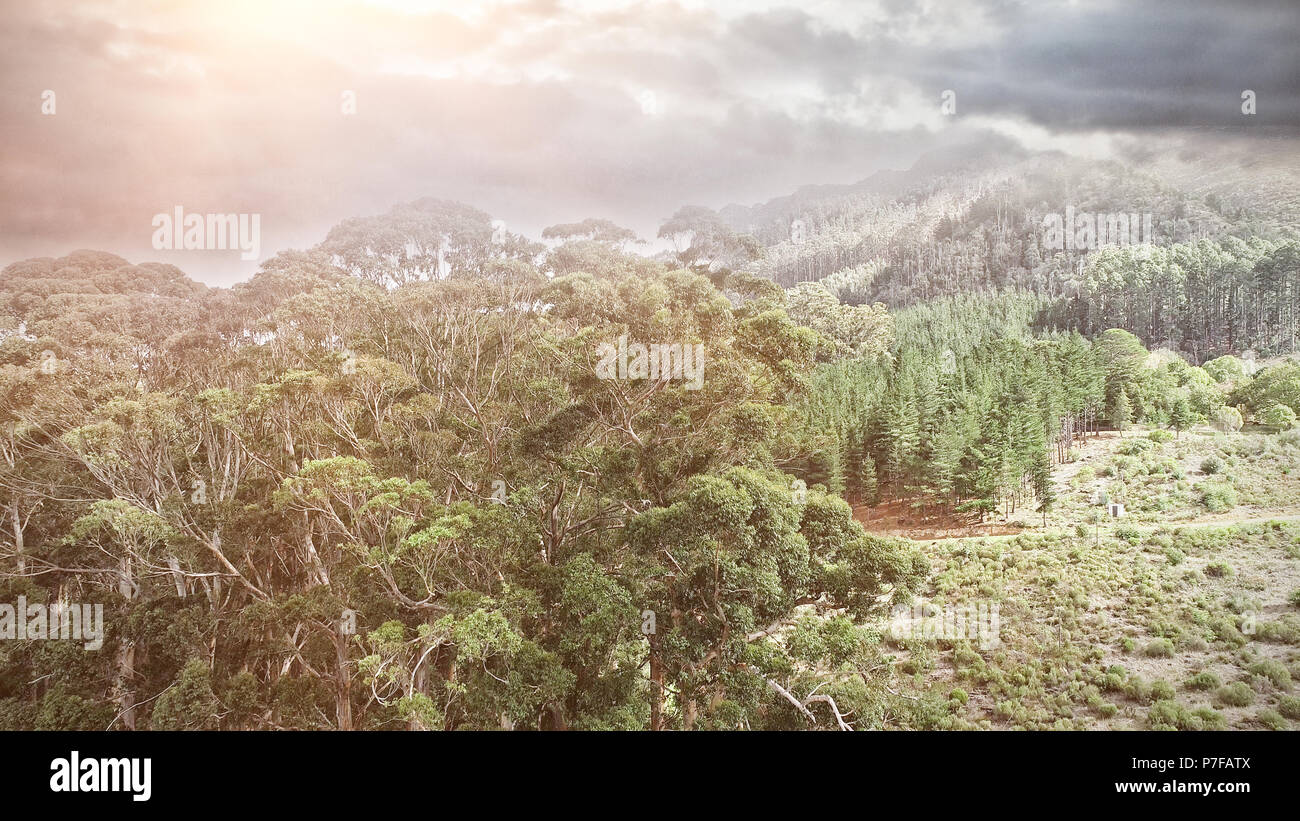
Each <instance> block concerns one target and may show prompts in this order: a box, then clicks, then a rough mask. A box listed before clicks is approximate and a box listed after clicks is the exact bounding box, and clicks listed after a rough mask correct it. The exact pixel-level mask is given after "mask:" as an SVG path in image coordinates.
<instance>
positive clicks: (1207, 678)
mask: <svg viewBox="0 0 1300 821" xmlns="http://www.w3.org/2000/svg"><path fill="white" fill-rule="evenodd" d="M1220 684H1222V682H1221V681H1219V677H1218V676H1216V675H1215V674H1214V673H1211V672H1210V671H1209V670H1202V671H1201V672H1199V673H1197V674H1196V675H1194V676H1192V677H1191V678H1189V679H1188V680H1187V687H1188V689H1191V690H1213V689H1215V688H1216V687H1218V686H1219V685H1220Z"/></svg>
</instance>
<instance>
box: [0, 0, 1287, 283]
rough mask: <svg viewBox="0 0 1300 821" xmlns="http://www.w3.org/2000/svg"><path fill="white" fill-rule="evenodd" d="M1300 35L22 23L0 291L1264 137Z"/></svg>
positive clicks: (627, 21)
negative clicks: (71, 266)
mask: <svg viewBox="0 0 1300 821" xmlns="http://www.w3.org/2000/svg"><path fill="white" fill-rule="evenodd" d="M1298 34H1300V10H1297V8H1296V6H1295V5H1294V3H1292V2H1284V1H1279V2H1237V3H1222V4H1215V3H1204V2H1173V0H1157V1H1156V2H1150V3H1142V4H1136V3H1131V2H1126V3H1119V2H1114V3H1112V2H1089V1H1088V0H1078V2H1077V3H1070V2H1056V3H1054V2H1046V3H1033V4H1032V5H1031V4H1028V3H1017V2H1006V1H1003V0H985V2H975V3H969V2H954V3H951V4H946V3H937V2H928V3H926V2H923V3H912V2H901V0H880V2H875V3H872V2H811V3H808V2H805V3H799V4H788V5H785V4H780V3H739V2H712V3H705V2H682V3H658V2H653V3H633V2H588V3H580V2H556V1H555V0H525V1H524V2H496V3H492V2H488V3H476V4H467V3H463V2H455V3H452V2H448V3H418V2H403V1H402V0H372V2H343V0H324V1H323V2H322V1H321V0H318V1H317V2H277V3H265V2H260V0H232V2H223V3H213V4H194V3H180V2H162V0H152V1H151V0H117V1H116V2H114V1H112V0H104V1H102V2H63V3H48V2H47V3H42V2H35V3H27V4H21V5H19V6H18V7H16V8H13V9H10V10H7V22H6V26H5V27H4V28H3V30H0V141H3V145H4V146H5V149H4V152H3V155H2V156H0V263H5V262H9V261H11V260H13V259H18V258H22V257H24V256H30V255H35V254H41V255H60V254H63V253H66V252H67V251H68V250H71V249H73V248H77V247H94V248H103V249H105V250H110V251H114V252H117V253H120V254H122V255H124V256H126V257H128V258H130V259H132V260H133V261H139V260H144V259H156V260H160V261H165V262H171V263H173V264H176V265H178V266H180V267H181V268H183V269H185V270H186V271H188V272H191V274H192V275H194V276H195V277H196V278H199V279H202V280H204V281H206V282H209V283H212V284H228V283H230V282H232V281H236V280H238V279H243V278H246V277H247V276H249V275H250V274H251V273H252V271H253V270H255V267H256V263H254V262H241V261H240V259H239V255H238V253H237V252H230V251H227V252H215V251H213V252H206V251H188V252H185V251H182V252H160V251H154V250H153V249H152V248H151V247H150V236H151V227H150V223H151V219H152V217H153V215H154V214H157V213H161V212H170V211H171V210H172V209H173V207H174V206H176V205H181V206H183V207H184V209H185V210H186V211H187V212H200V213H202V212H209V213H259V214H261V215H262V220H261V224H262V243H261V246H262V250H263V253H264V255H265V254H271V253H274V251H275V250H277V249H280V248H285V247H290V246H296V247H303V246H308V245H311V244H314V243H315V242H317V241H319V240H320V239H321V238H322V237H323V236H324V233H325V231H326V230H327V229H328V227H329V226H330V225H332V224H333V223H335V222H337V221H339V220H340V219H343V218H345V217H348V216H354V215H361V214H369V213H376V212H380V211H384V210H387V208H388V207H389V206H391V205H392V204H393V203H395V202H399V201H405V200H412V199H416V198H418V197H421V196H436V197H442V198H450V199H459V200H463V201H465V202H468V203H471V204H473V205H476V206H478V207H480V208H482V209H484V210H486V211H489V212H491V213H492V214H493V215H494V216H496V217H500V218H502V219H504V220H506V222H507V223H508V225H509V226H510V227H511V228H512V229H513V230H518V231H525V232H528V233H532V234H534V235H535V234H536V233H538V232H540V229H541V228H542V227H543V226H545V225H548V224H551V223H554V222H561V221H573V220H577V219H581V218H583V217H587V216H607V217H610V218H613V219H615V220H618V221H620V222H623V223H625V224H628V225H630V226H631V227H634V228H636V229H637V230H639V231H640V232H642V233H643V235H650V234H653V231H654V227H655V225H656V224H657V222H658V221H659V220H660V219H662V218H663V217H666V216H667V215H668V214H669V213H671V212H672V211H673V210H674V209H675V208H676V207H677V206H678V205H681V204H683V203H687V202H690V203H698V204H705V205H711V206H721V205H723V204H725V203H727V202H731V201H738V202H753V201H757V200H762V199H766V198H768V197H772V196H776V195H779V194H782V193H785V192H787V191H789V190H791V189H793V188H795V187H797V186H799V185H802V184H806V183H822V182H851V181H854V180H856V179H859V178H861V177H864V176H866V175H867V174H869V173H871V172H872V171H875V170H877V169H879V168H891V167H892V168H897V167H906V166H907V165H909V164H910V163H911V162H912V161H913V160H914V159H915V158H916V157H917V156H918V155H919V154H920V153H921V152H923V151H925V150H928V149H932V148H936V147H941V146H945V145H952V144H957V143H962V142H966V141H969V140H970V139H971V138H972V137H974V136H977V135H978V134H979V133H981V132H984V131H992V132H999V133H1002V134H1011V135H1013V136H1017V137H1020V138H1021V139H1022V140H1024V141H1025V142H1027V143H1032V142H1034V141H1035V140H1036V141H1038V142H1042V141H1044V140H1046V141H1049V142H1050V141H1052V140H1056V141H1057V143H1056V144H1058V145H1067V146H1068V145H1069V141H1071V140H1077V141H1081V142H1084V143H1087V142H1090V141H1091V142H1095V141H1096V139H1097V138H1098V137H1099V136H1101V137H1105V136H1106V135H1112V134H1125V135H1128V136H1129V137H1132V136H1134V135H1136V136H1138V137H1142V136H1143V135H1151V137H1152V138H1153V139H1155V138H1157V137H1160V136H1164V135H1169V134H1181V133H1191V134H1194V133H1198V132H1203V131H1206V130H1221V131H1226V132H1230V133H1240V134H1245V135H1249V134H1250V133H1252V129H1268V128H1271V129H1273V130H1274V131H1275V132H1276V130H1279V129H1280V130H1282V132H1283V133H1288V134H1289V133H1293V132H1294V130H1295V129H1296V128H1297V126H1300V98H1298V97H1297V89H1296V88H1295V84H1296V83H1295V79H1296V77H1300V58H1298V57H1297V52H1296V49H1295V48H1294V43H1295V42H1296V40H1297V35H1298ZM1245 89H1250V90H1252V91H1254V92H1255V95H1256V105H1257V113H1256V114H1255V115H1254V116H1253V117H1246V116H1244V115H1243V114H1242V112H1241V105H1242V102H1241V94H1242V91H1243V90H1245ZM47 90H48V91H53V92H54V104H55V113H54V114H53V115H49V114H43V113H42V104H43V103H42V95H43V92H45V91H47ZM945 90H952V91H954V92H955V95H956V98H955V99H956V114H955V115H953V116H945V115H944V114H943V113H942V112H941V109H940V105H941V95H942V93H943V92H944V91H945ZM344 92H351V93H352V94H353V95H354V97H353V99H355V114H346V113H344V105H343V104H344Z"/></svg>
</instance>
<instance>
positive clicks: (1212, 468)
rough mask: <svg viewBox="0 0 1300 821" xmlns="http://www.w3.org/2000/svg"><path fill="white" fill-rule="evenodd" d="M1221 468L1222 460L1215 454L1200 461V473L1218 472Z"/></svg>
mask: <svg viewBox="0 0 1300 821" xmlns="http://www.w3.org/2000/svg"><path fill="white" fill-rule="evenodd" d="M1221 470H1223V460H1222V459H1220V458H1219V457H1217V456H1210V457H1207V458H1206V459H1205V460H1204V461H1203V462H1201V473H1204V474H1206V475H1207V476H1208V475H1211V474H1214V473H1218V472H1219V471H1221Z"/></svg>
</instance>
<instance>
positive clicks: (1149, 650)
mask: <svg viewBox="0 0 1300 821" xmlns="http://www.w3.org/2000/svg"><path fill="white" fill-rule="evenodd" d="M1173 654H1174V643H1173V642H1172V641H1170V640H1169V639H1156V640H1155V641H1153V642H1151V643H1149V644H1148V645H1147V646H1146V647H1143V648H1142V655H1144V656H1148V657H1149V658H1164V659H1167V658H1170V657H1172V656H1173Z"/></svg>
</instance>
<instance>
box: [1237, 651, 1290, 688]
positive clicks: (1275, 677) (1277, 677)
mask: <svg viewBox="0 0 1300 821" xmlns="http://www.w3.org/2000/svg"><path fill="white" fill-rule="evenodd" d="M1246 671H1247V672H1249V673H1253V674H1254V675H1257V676H1263V677H1264V678H1266V679H1268V680H1269V681H1271V682H1273V686H1274V687H1277V688H1278V689H1280V690H1288V689H1290V688H1291V671H1290V670H1288V669H1286V667H1285V666H1284V665H1283V664H1282V662H1280V661H1274V660H1273V659H1265V660H1263V661H1257V662H1255V663H1254V664H1252V665H1250V666H1249V667H1247V668H1246Z"/></svg>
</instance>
